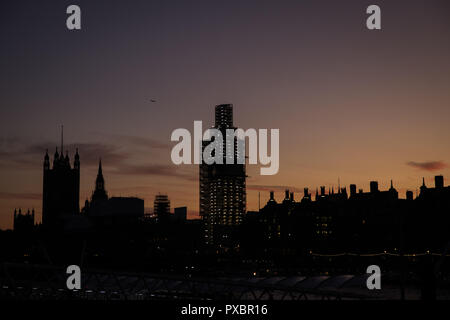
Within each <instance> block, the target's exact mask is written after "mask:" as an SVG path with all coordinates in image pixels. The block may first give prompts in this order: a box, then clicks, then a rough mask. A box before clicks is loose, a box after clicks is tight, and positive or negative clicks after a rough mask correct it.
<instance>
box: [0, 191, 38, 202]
mask: <svg viewBox="0 0 450 320" xmlns="http://www.w3.org/2000/svg"><path fill="white" fill-rule="evenodd" d="M0 199H7V200H11V199H21V200H41V199H42V194H41V193H18V192H0Z"/></svg>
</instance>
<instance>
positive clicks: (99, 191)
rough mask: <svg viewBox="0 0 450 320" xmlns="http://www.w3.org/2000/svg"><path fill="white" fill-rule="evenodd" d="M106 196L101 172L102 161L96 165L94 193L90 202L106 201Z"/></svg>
mask: <svg viewBox="0 0 450 320" xmlns="http://www.w3.org/2000/svg"><path fill="white" fill-rule="evenodd" d="M107 199H108V195H107V193H106V190H105V179H104V178H103V172H102V159H100V161H99V163H98V173H97V179H96V180H95V191H94V194H93V195H92V200H93V201H95V200H107Z"/></svg>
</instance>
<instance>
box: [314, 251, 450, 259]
mask: <svg viewBox="0 0 450 320" xmlns="http://www.w3.org/2000/svg"><path fill="white" fill-rule="evenodd" d="M309 254H310V255H311V256H315V257H329V258H332V257H342V256H354V257H378V256H395V257H400V256H403V257H421V256H438V257H442V256H443V254H442V253H434V252H429V251H427V252H423V253H404V254H400V253H392V252H387V251H384V252H380V253H352V252H342V253H334V254H322V253H315V252H312V251H310V252H309ZM445 257H450V254H446V255H445Z"/></svg>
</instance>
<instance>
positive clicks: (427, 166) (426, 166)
mask: <svg viewBox="0 0 450 320" xmlns="http://www.w3.org/2000/svg"><path fill="white" fill-rule="evenodd" d="M406 164H407V165H408V166H410V167H413V168H416V169H420V170H426V171H436V170H441V169H444V168H447V167H448V165H447V164H446V163H444V162H443V161H427V162H415V161H409V162H407V163H406Z"/></svg>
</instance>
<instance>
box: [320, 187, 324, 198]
mask: <svg viewBox="0 0 450 320" xmlns="http://www.w3.org/2000/svg"><path fill="white" fill-rule="evenodd" d="M320 195H321V196H324V195H325V187H324V186H321V187H320Z"/></svg>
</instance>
